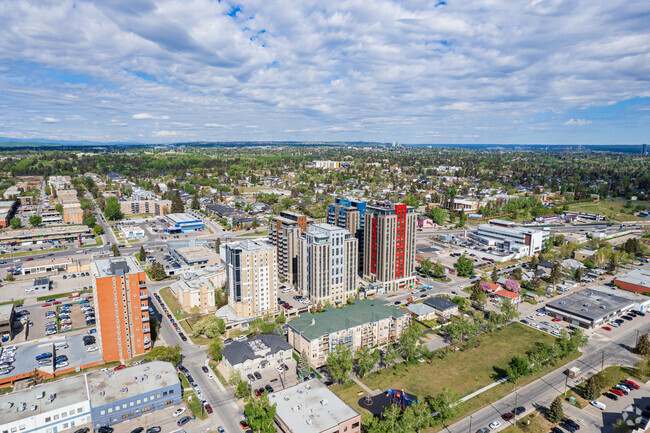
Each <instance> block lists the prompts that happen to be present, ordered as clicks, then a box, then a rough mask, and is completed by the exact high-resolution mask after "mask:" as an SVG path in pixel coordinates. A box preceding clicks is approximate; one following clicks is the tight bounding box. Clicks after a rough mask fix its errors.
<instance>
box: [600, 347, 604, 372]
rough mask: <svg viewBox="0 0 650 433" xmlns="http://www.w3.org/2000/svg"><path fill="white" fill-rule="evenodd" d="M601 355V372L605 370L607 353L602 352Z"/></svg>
mask: <svg viewBox="0 0 650 433" xmlns="http://www.w3.org/2000/svg"><path fill="white" fill-rule="evenodd" d="M600 353H602V357H601V360H600V371H603V369H604V368H605V351H604V350H601V351H600Z"/></svg>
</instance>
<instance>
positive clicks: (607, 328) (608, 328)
mask: <svg viewBox="0 0 650 433" xmlns="http://www.w3.org/2000/svg"><path fill="white" fill-rule="evenodd" d="M603 329H604V330H605V331H611V330H612V328H610V327H609V326H603Z"/></svg>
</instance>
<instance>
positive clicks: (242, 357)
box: [221, 334, 292, 365]
mask: <svg viewBox="0 0 650 433" xmlns="http://www.w3.org/2000/svg"><path fill="white" fill-rule="evenodd" d="M291 349H292V347H291V345H290V344H289V343H287V342H286V341H285V339H284V338H283V337H280V336H279V335H273V334H269V335H258V336H257V337H255V338H253V339H251V340H245V341H233V342H232V343H230V344H228V345H227V346H226V347H224V348H223V350H222V351H221V354H222V355H223V357H224V358H226V359H227V360H228V362H229V363H230V365H237V364H241V363H242V362H244V361H247V360H249V359H255V358H259V357H262V356H265V355H266V354H267V353H277V352H279V351H281V350H291Z"/></svg>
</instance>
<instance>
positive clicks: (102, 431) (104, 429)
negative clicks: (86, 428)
mask: <svg viewBox="0 0 650 433" xmlns="http://www.w3.org/2000/svg"><path fill="white" fill-rule="evenodd" d="M113 430H115V429H114V428H113V427H109V426H107V425H103V426H101V427H100V428H99V429H97V432H98V433H113Z"/></svg>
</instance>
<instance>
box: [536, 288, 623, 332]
mask: <svg viewBox="0 0 650 433" xmlns="http://www.w3.org/2000/svg"><path fill="white" fill-rule="evenodd" d="M633 308H634V301H632V300H629V299H626V298H623V297H620V296H616V295H614V294H607V293H603V292H602V291H599V290H593V289H585V290H581V291H579V292H576V293H573V294H571V295H568V296H565V297H563V298H560V299H557V300H554V301H550V302H549V303H547V304H546V311H547V312H548V314H549V315H550V316H551V317H557V318H559V319H562V320H564V321H565V322H568V323H570V324H571V325H572V327H581V328H586V329H591V328H594V327H597V326H601V325H604V324H605V323H607V322H609V321H610V320H612V319H615V318H616V317H619V316H621V315H622V314H624V313H626V312H627V311H630V310H632V309H633Z"/></svg>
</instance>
